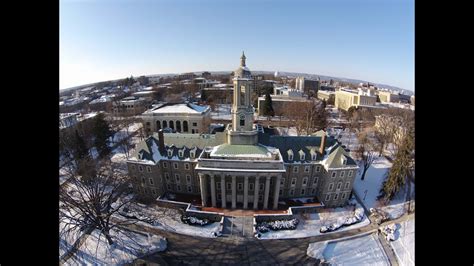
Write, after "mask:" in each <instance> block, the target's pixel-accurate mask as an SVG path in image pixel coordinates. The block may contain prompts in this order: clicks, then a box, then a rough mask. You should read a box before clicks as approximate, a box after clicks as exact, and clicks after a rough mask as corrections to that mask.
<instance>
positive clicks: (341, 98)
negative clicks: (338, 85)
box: [334, 88, 377, 111]
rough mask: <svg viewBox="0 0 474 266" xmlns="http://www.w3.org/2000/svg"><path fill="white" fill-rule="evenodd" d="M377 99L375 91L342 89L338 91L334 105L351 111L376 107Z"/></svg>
mask: <svg viewBox="0 0 474 266" xmlns="http://www.w3.org/2000/svg"><path fill="white" fill-rule="evenodd" d="M376 102H377V97H376V96H375V92H374V90H373V89H363V88H359V89H358V90H357V91H354V90H349V89H340V90H338V91H336V97H335V100H334V105H335V107H336V108H339V109H342V110H345V111H347V110H349V108H351V107H352V106H354V107H374V106H375V104H376Z"/></svg>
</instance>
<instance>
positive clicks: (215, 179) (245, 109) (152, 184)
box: [127, 55, 358, 209]
mask: <svg viewBox="0 0 474 266" xmlns="http://www.w3.org/2000/svg"><path fill="white" fill-rule="evenodd" d="M234 73H235V76H234V78H233V83H234V94H233V105H232V111H231V113H232V123H231V124H228V125H227V127H226V130H225V131H224V132H218V133H216V134H215V135H205V134H203V135H197V134H194V135H193V134H172V133H167V134H165V133H163V131H159V133H158V134H153V136H150V137H149V138H147V139H146V140H145V141H143V142H141V143H139V144H138V145H137V147H136V149H135V151H134V153H133V155H132V157H131V158H130V159H129V160H128V161H127V165H128V169H129V175H130V176H131V177H132V180H134V183H133V184H134V190H135V192H136V193H138V194H139V195H140V196H142V197H145V198H156V197H158V196H160V195H163V194H165V193H175V194H183V195H190V196H192V195H194V196H200V199H201V202H202V203H201V204H202V206H212V207H221V208H242V209H277V208H278V207H279V202H280V201H281V200H285V199H293V198H300V197H312V198H317V199H318V200H319V201H320V202H322V203H324V204H325V205H326V206H329V207H334V206H343V205H345V204H346V203H347V200H348V199H349V198H350V195H351V191H352V186H353V183H354V178H355V176H356V173H357V170H358V166H357V164H356V163H355V161H354V160H353V159H352V158H351V157H350V156H349V154H348V153H347V152H346V151H345V150H344V149H343V148H342V147H341V146H340V144H339V143H338V142H337V140H336V139H333V138H331V137H327V136H326V134H325V133H323V134H319V135H315V136H299V137H294V136H277V135H272V134H271V132H270V131H268V130H266V129H262V127H260V126H257V125H256V124H254V122H253V120H254V113H253V107H252V103H251V100H250V99H251V93H252V91H251V85H250V84H252V82H253V81H252V76H251V73H250V70H249V69H248V68H247V67H246V65H245V56H244V55H243V56H242V58H241V64H240V66H239V68H238V69H237V70H236V71H235V72H234Z"/></svg>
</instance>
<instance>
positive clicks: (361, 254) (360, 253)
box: [307, 234, 390, 265]
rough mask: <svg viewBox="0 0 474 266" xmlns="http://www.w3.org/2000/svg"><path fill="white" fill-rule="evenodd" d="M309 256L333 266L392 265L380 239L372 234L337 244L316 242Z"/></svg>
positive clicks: (311, 245) (311, 247)
mask: <svg viewBox="0 0 474 266" xmlns="http://www.w3.org/2000/svg"><path fill="white" fill-rule="evenodd" d="M307 255H308V256H310V257H313V258H317V259H324V260H325V261H326V262H329V263H330V264H331V265H390V263H389V260H388V258H387V256H386V255H385V252H384V250H383V248H382V245H381V244H380V242H379V240H378V238H377V237H376V236H375V235H373V234H371V235H366V236H361V237H355V238H351V239H347V240H342V241H335V242H316V243H311V244H309V246H308V250H307Z"/></svg>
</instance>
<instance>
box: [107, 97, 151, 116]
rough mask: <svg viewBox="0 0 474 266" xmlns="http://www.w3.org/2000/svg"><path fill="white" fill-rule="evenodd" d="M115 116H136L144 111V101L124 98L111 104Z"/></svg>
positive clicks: (135, 98)
mask: <svg viewBox="0 0 474 266" xmlns="http://www.w3.org/2000/svg"><path fill="white" fill-rule="evenodd" d="M112 109H113V113H114V114H115V115H137V114H141V113H143V112H144V111H145V110H146V101H145V100H144V99H141V98H137V97H133V96H132V97H126V98H123V99H122V100H120V101H114V102H113V103H112Z"/></svg>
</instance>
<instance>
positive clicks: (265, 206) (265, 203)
mask: <svg viewBox="0 0 474 266" xmlns="http://www.w3.org/2000/svg"><path fill="white" fill-rule="evenodd" d="M270 178H272V177H271V176H267V179H266V181H265V195H264V196H263V209H265V210H266V209H268V195H269V194H270Z"/></svg>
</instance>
